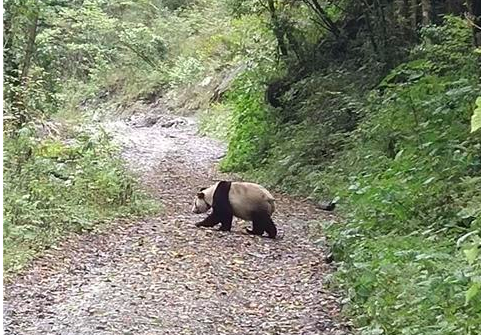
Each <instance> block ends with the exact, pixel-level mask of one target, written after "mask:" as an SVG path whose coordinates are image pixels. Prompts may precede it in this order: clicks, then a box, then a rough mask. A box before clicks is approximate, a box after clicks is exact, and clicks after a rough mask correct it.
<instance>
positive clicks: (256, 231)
mask: <svg viewBox="0 0 481 335" xmlns="http://www.w3.org/2000/svg"><path fill="white" fill-rule="evenodd" d="M246 230H247V232H248V233H249V234H252V235H259V236H261V235H262V234H264V232H266V233H267V235H268V236H269V237H270V238H275V237H276V235H277V228H276V225H275V224H274V222H273V221H272V219H271V217H270V215H269V214H267V213H265V212H257V213H254V214H253V215H252V230H250V229H246Z"/></svg>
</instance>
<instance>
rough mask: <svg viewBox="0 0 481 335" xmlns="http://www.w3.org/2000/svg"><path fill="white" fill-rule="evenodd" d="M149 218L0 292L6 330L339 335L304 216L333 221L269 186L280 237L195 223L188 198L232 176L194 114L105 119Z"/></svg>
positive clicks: (56, 255)
mask: <svg viewBox="0 0 481 335" xmlns="http://www.w3.org/2000/svg"><path fill="white" fill-rule="evenodd" d="M107 128H108V129H109V130H110V131H111V132H112V133H113V134H114V136H115V138H116V140H117V141H118V142H119V143H120V144H121V145H122V147H123V157H124V158H125V160H126V161H127V163H128V165H129V166H130V168H131V169H132V171H134V172H135V173H137V174H138V175H139V178H140V180H141V183H142V185H143V186H144V187H145V188H146V189H147V190H149V191H150V192H152V194H153V196H154V197H155V198H157V199H158V200H159V201H160V202H162V204H163V206H164V210H163V212H162V214H160V215H159V216H158V217H153V218H147V219H144V220H118V221H116V222H113V223H112V225H111V226H110V228H109V229H108V230H106V231H104V232H102V233H98V232H97V233H90V234H82V235H72V236H69V237H68V238H66V239H65V240H64V241H63V242H62V243H61V244H59V245H58V246H57V247H55V248H52V249H50V250H48V251H47V252H45V253H44V254H43V255H42V256H41V257H39V258H38V259H36V260H35V261H34V262H32V263H31V264H30V265H29V266H28V268H27V269H26V270H25V271H24V272H23V273H21V274H19V275H17V276H16V277H15V278H13V280H11V281H10V282H9V283H6V285H5V288H4V330H5V333H6V334H76V335H83V334H99V335H103V334H125V335H127V334H176V335H177V334H229V335H235V334H239V335H245V334H306V335H310V334H337V335H340V334H347V333H349V331H348V330H347V327H346V326H345V325H344V324H343V323H342V322H341V321H340V318H339V310H340V304H339V300H340V299H339V297H338V296H337V295H336V294H333V293H332V292H331V291H330V290H329V289H328V288H327V287H326V281H327V277H328V275H329V274H330V273H331V272H332V269H331V267H330V266H329V265H328V264H326V263H325V261H324V259H325V257H326V255H325V253H326V251H325V250H323V249H322V248H321V247H319V246H316V245H315V244H314V243H313V242H312V241H311V240H310V239H309V238H308V236H307V235H308V230H309V225H310V224H312V222H310V221H311V220H315V219H319V218H320V219H323V220H332V219H333V217H331V216H329V215H328V214H326V212H322V211H320V210H318V209H317V208H316V207H315V206H313V205H311V204H309V203H306V202H303V201H299V200H296V199H293V198H291V197H288V196H285V195H281V194H274V195H275V197H276V198H277V204H276V210H277V212H276V213H275V215H274V222H275V223H276V224H277V226H278V230H279V231H280V235H281V236H282V238H280V239H276V240H271V239H268V238H260V237H253V236H249V235H247V234H245V229H244V228H245V227H246V226H249V225H250V223H246V222H243V221H240V220H237V221H235V222H234V224H233V231H232V232H230V233H229V232H219V231H217V230H215V229H205V228H196V227H195V226H194V223H195V222H197V221H200V220H201V219H202V218H203V216H201V215H195V214H192V213H191V212H190V211H191V206H192V199H193V195H194V194H195V193H196V191H197V190H198V189H199V188H200V187H202V186H208V185H210V184H211V183H213V181H215V180H220V179H232V178H233V176H227V175H223V174H220V173H218V172H217V170H216V163H217V162H218V160H219V158H220V157H221V156H222V155H223V154H224V152H225V145H223V144H222V143H220V142H217V141H215V140H212V139H210V138H207V137H202V136H199V135H198V134H197V125H196V120H195V118H193V117H178V116H173V115H162V116H160V117H159V116H156V117H152V116H150V117H146V116H145V115H140V116H139V117H138V118H131V119H130V120H124V121H116V122H112V123H109V124H107Z"/></svg>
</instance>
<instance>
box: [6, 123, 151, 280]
mask: <svg viewBox="0 0 481 335" xmlns="http://www.w3.org/2000/svg"><path fill="white" fill-rule="evenodd" d="M33 135H35V134H34V129H33V128H31V127H29V126H26V127H24V128H22V129H20V130H19V132H18V136H17V137H15V138H12V137H4V156H5V161H4V162H5V164H4V197H5V198H4V223H3V229H4V236H3V241H4V269H5V271H6V272H12V271H16V270H18V269H19V268H21V267H22V266H23V265H24V264H25V262H26V261H28V260H29V259H30V258H31V257H32V256H33V255H34V254H35V253H36V252H38V251H40V250H42V248H43V247H45V246H48V245H50V244H52V243H54V241H55V240H56V239H58V238H59V237H61V236H62V234H65V232H68V231H75V232H81V231H85V230H91V229H93V228H94V227H95V225H96V224H98V223H100V222H104V221H106V220H108V219H112V218H114V217H116V216H119V215H124V214H125V215H127V214H128V215H135V214H141V213H145V212H146V211H148V210H151V209H154V207H153V206H151V205H150V204H149V203H148V202H147V201H146V200H147V198H146V196H145V195H143V194H142V193H141V192H140V191H139V190H138V189H137V186H136V183H135V182H134V180H133V179H132V177H130V176H129V174H128V173H127V172H126V170H125V168H124V167H123V165H122V162H121V161H120V160H119V158H117V156H118V152H117V150H116V149H115V148H114V147H112V145H111V144H110V142H109V140H108V138H107V137H106V135H105V133H102V132H100V133H97V135H95V134H90V133H89V132H85V131H83V132H81V133H77V134H76V136H75V139H72V140H70V141H68V142H67V141H65V140H60V139H54V138H45V139H37V138H35V137H34V136H33Z"/></svg>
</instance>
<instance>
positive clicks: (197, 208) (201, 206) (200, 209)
mask: <svg viewBox="0 0 481 335" xmlns="http://www.w3.org/2000/svg"><path fill="white" fill-rule="evenodd" d="M206 189H207V188H205V187H203V188H201V189H200V190H199V192H197V195H196V196H195V199H194V206H193V207H192V212H194V213H195V214H201V213H205V212H207V211H208V210H209V209H210V208H211V207H212V205H209V204H208V203H207V201H206V199H205V195H206V194H205V193H206V192H205V190H206Z"/></svg>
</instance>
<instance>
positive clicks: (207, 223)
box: [195, 213, 220, 227]
mask: <svg viewBox="0 0 481 335" xmlns="http://www.w3.org/2000/svg"><path fill="white" fill-rule="evenodd" d="M219 222H220V218H219V217H218V216H217V215H215V214H214V213H212V214H210V215H209V216H208V217H206V218H205V219H204V220H202V221H200V222H197V223H196V224H195V226H196V227H214V226H215V225H216V224H218V223H219Z"/></svg>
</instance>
